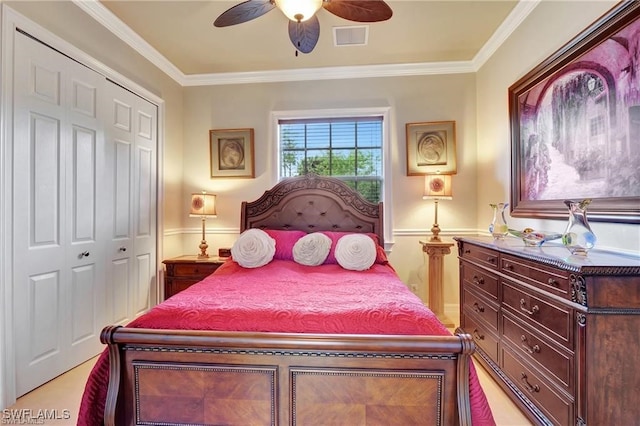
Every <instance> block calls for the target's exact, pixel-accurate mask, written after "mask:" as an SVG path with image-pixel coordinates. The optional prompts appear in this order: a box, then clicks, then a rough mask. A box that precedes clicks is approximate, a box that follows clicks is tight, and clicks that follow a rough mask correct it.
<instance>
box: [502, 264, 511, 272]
mask: <svg viewBox="0 0 640 426" xmlns="http://www.w3.org/2000/svg"><path fill="white" fill-rule="evenodd" d="M504 269H508V270H510V271H513V265H512V264H510V263H505V264H504Z"/></svg>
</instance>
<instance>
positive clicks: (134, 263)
mask: <svg viewBox="0 0 640 426" xmlns="http://www.w3.org/2000/svg"><path fill="white" fill-rule="evenodd" d="M106 98H107V103H108V106H107V111H108V114H109V116H108V120H107V122H108V126H107V127H106V147H105V149H106V152H107V156H108V160H107V161H108V163H109V164H111V165H112V166H113V167H112V168H111V170H110V173H112V179H111V180H110V185H111V186H112V187H113V191H112V192H111V194H113V195H112V196H113V199H112V200H111V203H110V211H111V215H112V217H113V224H114V226H113V228H112V234H111V235H110V237H109V243H108V248H107V253H108V258H109V262H110V265H109V266H108V270H107V300H108V301H109V309H108V312H109V322H110V323H120V324H123V323H126V322H128V321H130V320H131V319H133V318H134V317H135V316H137V315H139V314H141V313H143V312H145V311H147V310H148V309H149V307H150V305H151V300H155V298H154V296H155V292H156V285H155V284H156V210H157V204H156V199H157V196H156V175H157V170H156V157H157V154H156V152H157V126H158V123H157V116H158V112H157V107H156V106H155V105H153V104H152V103H150V102H148V101H146V100H144V99H143V98H141V97H139V96H137V95H135V94H133V93H131V92H129V91H127V90H125V89H123V88H121V87H119V86H117V85H116V84H113V83H109V84H108V85H107V96H106ZM107 192H110V191H107Z"/></svg>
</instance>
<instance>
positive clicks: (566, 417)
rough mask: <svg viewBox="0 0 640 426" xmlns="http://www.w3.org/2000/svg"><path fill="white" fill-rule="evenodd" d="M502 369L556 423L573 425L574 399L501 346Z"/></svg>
mask: <svg viewBox="0 0 640 426" xmlns="http://www.w3.org/2000/svg"><path fill="white" fill-rule="evenodd" d="M502 370H503V371H504V373H505V374H506V375H507V377H509V379H511V381H512V382H513V383H514V384H515V385H516V386H517V387H518V388H519V389H520V390H521V391H522V393H523V394H524V395H525V396H526V397H527V398H529V399H531V400H532V401H533V402H534V403H535V404H536V405H537V406H538V407H539V408H540V410H542V411H543V412H544V413H545V415H546V416H547V417H548V418H549V419H550V420H551V421H553V423H554V424H557V425H562V426H564V425H567V426H568V425H571V426H573V425H575V421H574V412H573V410H574V404H573V402H574V400H573V398H571V397H570V396H569V395H566V394H564V392H562V391H560V390H558V389H555V388H554V387H553V386H552V385H550V384H548V383H547V382H546V381H545V380H544V379H543V377H542V375H541V374H540V372H539V371H537V370H536V369H535V368H532V367H531V366H529V365H527V364H526V363H525V362H523V361H522V360H521V359H520V358H518V356H517V355H515V354H514V353H512V352H511V351H510V350H509V349H508V348H506V347H505V346H502Z"/></svg>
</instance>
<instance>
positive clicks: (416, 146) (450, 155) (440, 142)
mask: <svg viewBox="0 0 640 426" xmlns="http://www.w3.org/2000/svg"><path fill="white" fill-rule="evenodd" d="M406 136H407V176H420V175H432V174H442V175H455V174H456V173H457V171H458V168H457V167H458V166H457V163H456V122H455V121H432V122H427V123H407V124H406Z"/></svg>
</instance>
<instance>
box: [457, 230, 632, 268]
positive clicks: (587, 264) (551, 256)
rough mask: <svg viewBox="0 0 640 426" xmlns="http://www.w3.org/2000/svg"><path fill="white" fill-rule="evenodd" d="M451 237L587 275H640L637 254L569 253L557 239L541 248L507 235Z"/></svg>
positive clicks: (606, 252)
mask: <svg viewBox="0 0 640 426" xmlns="http://www.w3.org/2000/svg"><path fill="white" fill-rule="evenodd" d="M454 240H456V241H458V244H460V243H464V242H467V243H471V244H475V245H477V246H481V247H485V248H488V249H492V250H496V251H499V252H501V253H507V254H512V255H515V256H518V257H522V258H526V259H531V260H535V261H537V262H541V263H545V264H548V265H552V266H556V267H558V268H561V269H566V270H569V271H573V272H579V273H582V274H586V275H589V274H604V275H640V256H632V255H628V254H624V253H616V252H612V251H605V250H598V249H595V248H594V249H592V250H590V251H589V253H588V254H587V255H586V256H582V255H572V254H571V253H569V250H567V249H566V248H565V247H564V246H563V245H562V244H561V243H559V242H553V241H550V242H546V243H544V244H543V245H542V246H540V247H527V246H525V245H524V242H523V241H522V240H521V239H520V238H516V237H510V236H509V237H506V238H505V239H504V240H494V239H493V237H483V236H478V237H454Z"/></svg>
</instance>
